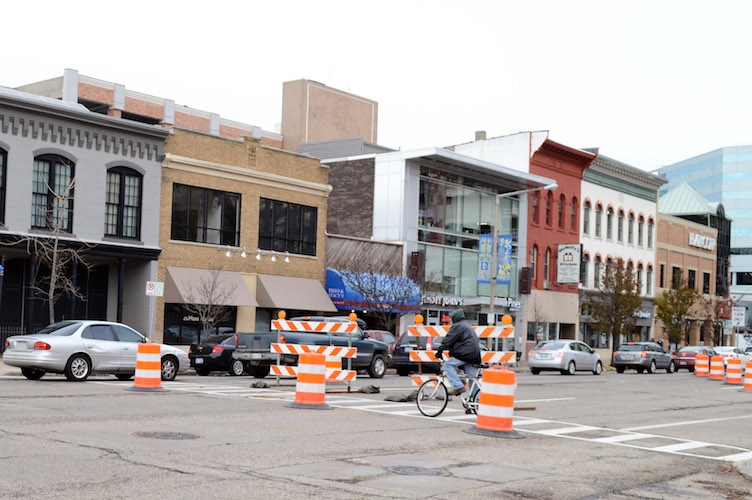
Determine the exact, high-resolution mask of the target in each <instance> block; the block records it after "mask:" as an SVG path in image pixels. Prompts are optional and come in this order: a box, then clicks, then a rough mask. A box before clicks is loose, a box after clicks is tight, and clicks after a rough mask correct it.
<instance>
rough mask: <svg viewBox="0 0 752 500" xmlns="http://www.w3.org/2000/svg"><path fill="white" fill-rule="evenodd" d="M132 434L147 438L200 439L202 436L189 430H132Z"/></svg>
mask: <svg viewBox="0 0 752 500" xmlns="http://www.w3.org/2000/svg"><path fill="white" fill-rule="evenodd" d="M133 435H134V436H136V437H142V438H148V439H170V440H185V439H201V438H202V437H203V436H200V435H198V434H191V433H189V432H169V431H146V432H134V433H133Z"/></svg>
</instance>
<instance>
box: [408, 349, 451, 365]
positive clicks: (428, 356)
mask: <svg viewBox="0 0 752 500" xmlns="http://www.w3.org/2000/svg"><path fill="white" fill-rule="evenodd" d="M441 354H443V356H444V359H449V355H448V354H447V353H446V352H442V353H441ZM410 361H418V362H422V363H438V362H439V359H438V358H437V357H436V351H410Z"/></svg>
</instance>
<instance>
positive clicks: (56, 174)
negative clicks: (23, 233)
mask: <svg viewBox="0 0 752 500" xmlns="http://www.w3.org/2000/svg"><path fill="white" fill-rule="evenodd" d="M74 177H75V165H74V164H73V162H72V161H70V160H68V159H66V158H63V157H62V156H58V155H43V156H37V157H36V158H34V177H33V182H32V195H31V225H32V227H38V228H45V229H60V230H62V231H66V232H69V233H70V232H71V230H72V226H73V179H74Z"/></svg>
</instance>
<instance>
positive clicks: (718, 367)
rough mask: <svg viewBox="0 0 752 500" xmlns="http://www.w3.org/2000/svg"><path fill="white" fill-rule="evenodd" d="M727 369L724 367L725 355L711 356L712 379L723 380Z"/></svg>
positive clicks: (710, 377)
mask: <svg viewBox="0 0 752 500" xmlns="http://www.w3.org/2000/svg"><path fill="white" fill-rule="evenodd" d="M724 374H725V370H724V368H723V357H722V356H713V357H712V358H710V376H709V379H710V380H723V376H724Z"/></svg>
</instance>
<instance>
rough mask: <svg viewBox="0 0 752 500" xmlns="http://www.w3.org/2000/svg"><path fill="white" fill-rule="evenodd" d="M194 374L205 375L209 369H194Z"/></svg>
mask: <svg viewBox="0 0 752 500" xmlns="http://www.w3.org/2000/svg"><path fill="white" fill-rule="evenodd" d="M196 375H198V376H200V377H206V376H207V375H209V370H206V369H202V370H196Z"/></svg>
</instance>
